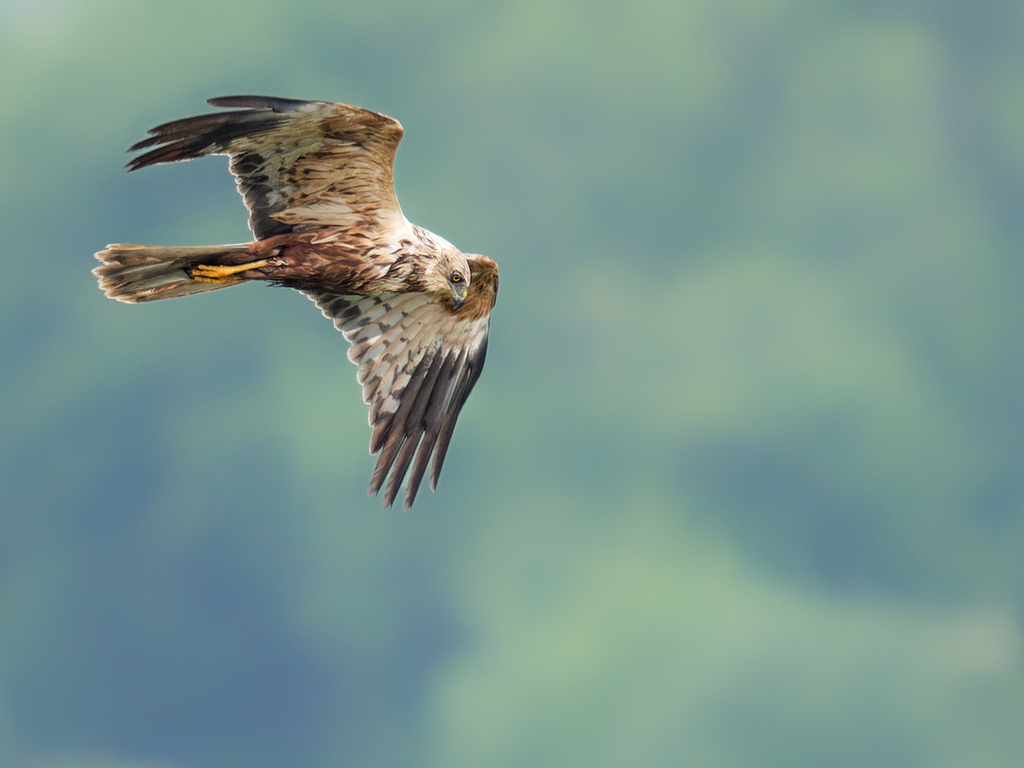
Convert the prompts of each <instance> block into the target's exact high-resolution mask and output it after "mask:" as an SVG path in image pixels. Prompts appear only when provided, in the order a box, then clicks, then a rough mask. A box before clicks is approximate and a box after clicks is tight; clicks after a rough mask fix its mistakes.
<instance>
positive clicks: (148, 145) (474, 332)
mask: <svg viewBox="0 0 1024 768" xmlns="http://www.w3.org/2000/svg"><path fill="white" fill-rule="evenodd" d="M209 103H210V104H211V105H213V106H215V107H226V108H228V109H229V110H230V111H227V112H216V113H212V114H206V115H200V116H198V117H188V118H185V119H183V120H176V121H174V122H171V123H166V124H165V125H161V126H158V127H156V128H153V129H152V130H151V131H150V132H149V133H150V134H151V135H150V136H149V138H147V139H145V140H143V141H140V142H139V143H138V144H136V145H135V146H133V147H131V149H130V150H129V151H138V150H144V149H145V150H148V151H147V152H146V153H145V154H142V155H139V156H138V157H136V158H134V159H133V160H132V161H131V163H129V166H128V167H129V170H136V169H138V168H144V167H145V166H147V165H155V164H157V163H171V162H176V161H179V160H192V159H194V158H197V157H203V156H205V155H227V156H228V157H229V158H230V166H229V167H230V170H231V173H232V174H233V175H234V177H235V180H236V182H237V184H238V191H239V192H240V193H241V195H242V197H243V198H244V200H245V205H246V208H248V210H249V228H250V229H251V230H252V233H253V235H254V238H255V239H254V241H253V242H251V243H243V244H239V245H215V246H203V247H181V248H178V247H163V246H153V245H121V244H118V245H108V246H107V248H106V250H103V251H100V252H99V253H97V254H96V258H98V259H99V260H100V261H101V262H103V265H102V266H100V267H97V268H96V269H95V270H94V272H95V274H96V276H97V277H99V281H100V287H101V288H102V289H103V290H104V291H106V294H107V296H109V297H110V298H113V299H117V300H118V301H124V302H128V303H138V302H145V301H156V300H158V299H169V298H173V297H175V296H188V295H190V294H193V293H202V292H204V291H213V290H218V289H220V288H227V287H229V286H232V285H238V284H239V283H244V282H249V281H253V280H260V281H264V282H267V283H272V284H276V285H283V286H288V287H289V288H295V289H297V290H299V291H301V292H302V293H304V294H306V296H308V297H309V298H310V299H312V300H313V301H314V302H315V303H316V305H317V306H318V307H319V308H320V309H321V310H322V311H323V313H324V315H325V316H326V317H328V318H330V319H331V320H333V321H334V325H335V326H336V327H337V328H338V330H339V331H341V332H342V334H343V335H344V337H345V339H346V340H347V341H348V342H349V344H350V345H351V346H350V348H349V351H348V356H349V359H350V360H351V361H352V362H353V363H355V364H356V365H357V366H359V372H358V381H359V383H360V384H361V385H362V387H363V400H364V401H365V402H366V403H367V405H369V406H370V417H369V418H370V426H371V427H372V428H373V434H372V437H371V439H370V452H371V453H378V452H379V453H380V456H379V457H378V459H377V465H376V467H375V468H374V471H373V477H372V479H371V482H370V493H371V494H373V493H376V492H377V491H379V490H380V489H381V487H383V488H384V506H385V507H389V506H391V504H392V502H393V501H394V500H395V497H396V496H397V494H398V490H399V487H400V486H401V484H402V480H403V478H405V476H406V474H408V482H407V483H406V489H405V508H406V509H408V508H409V507H410V506H411V505H412V503H413V500H414V499H415V498H416V491H417V489H418V487H419V485H420V481H421V480H422V479H423V474H424V472H425V471H426V467H427V463H428V462H429V461H430V459H431V456H433V463H432V465H431V471H430V487H431V489H434V488H436V485H437V478H438V475H439V474H440V472H441V465H442V464H443V463H444V457H445V453H446V452H447V450H448V443H449V441H450V440H451V437H452V430H453V429H454V428H455V422H456V420H457V419H458V417H459V412H460V411H461V410H462V406H463V405H464V404H465V402H466V398H467V397H469V393H470V391H471V390H472V389H473V386H474V385H475V384H476V381H477V379H478V378H479V376H480V371H481V369H482V368H483V364H484V357H485V356H486V353H487V331H488V325H489V322H490V313H491V308H492V307H493V306H494V300H495V297H496V296H497V293H498V267H497V265H496V264H495V263H494V261H492V260H491V259H489V258H487V257H486V256H479V255H475V254H463V253H462V252H461V251H459V250H458V249H457V248H456V247H455V246H453V245H452V244H451V243H449V242H448V241H446V240H445V239H443V238H441V237H438V236H437V235H435V234H433V233H431V232H428V231H427V230H425V229H423V228H421V227H418V226H416V225H415V224H412V223H410V222H409V221H408V220H407V219H406V218H405V216H404V215H402V209H401V208H400V207H399V205H398V198H397V197H396V196H395V188H394V182H393V179H392V165H393V163H394V159H395V150H396V149H397V147H398V142H399V141H400V140H401V138H402V126H401V125H399V123H398V122H397V121H396V120H393V119H391V118H390V117H385V116H384V115H380V114H377V113H376V112H369V111H367V110H364V109H357V108H355V107H350V106H346V105H344V104H332V103H330V102H325V101H295V100H292V99H276V98H268V97H264V96H229V97H225V98H219V99H210V101H209Z"/></svg>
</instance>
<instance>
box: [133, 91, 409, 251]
mask: <svg viewBox="0 0 1024 768" xmlns="http://www.w3.org/2000/svg"><path fill="white" fill-rule="evenodd" d="M208 103H209V104H212V105H213V106H215V107H229V108H234V109H233V111H230V112H215V113H212V114H208V115H200V116H198V117H188V118H185V119H183V120H175V121H174V122H171V123H166V124H164V125H160V126H157V127H156V128H153V129H152V130H150V131H149V133H150V134H151V136H150V137H149V138H148V139H145V140H143V141H140V142H139V143H138V144H136V145H134V146H133V147H132V148H131V149H130V150H129V151H130V152H135V151H138V150H142V149H148V148H150V147H155V149H150V150H149V151H148V152H146V153H145V154H143V155H140V156H139V157H136V158H135V159H134V160H132V161H131V162H130V163H129V164H128V167H129V169H130V170H133V171H134V170H136V169H138V168H143V167H145V166H147V165H153V164H155V163H170V162H175V161H177V160H192V159H194V158H197V157H203V156H205V155H228V156H229V157H230V158H231V163H230V169H231V173H232V174H233V175H234V176H235V179H236V181H237V182H238V191H239V193H240V194H241V195H242V197H243V198H244V200H245V205H246V207H247V208H248V209H249V228H250V229H251V230H252V232H253V234H254V235H255V236H256V238H257V239H258V240H264V239H266V238H268V237H272V236H274V235H281V234H285V233H288V232H299V231H303V230H308V229H315V228H318V227H324V226H342V227H347V228H351V229H352V230H353V233H357V232H359V231H360V230H363V231H365V232H367V233H369V232H372V231H374V230H381V229H385V228H388V227H389V226H398V225H400V224H401V223H402V222H403V221H404V217H403V216H402V210H401V208H400V207H399V205H398V198H397V197H396V196H395V186H394V180H393V177H392V167H393V164H394V160H395V150H396V149H397V148H398V142H399V141H401V139H402V126H401V125H399V123H398V121H397V120H392V119H391V118H390V117H385V116H384V115H380V114H377V113H376V112H370V111H368V110H365V109H358V108H356V107H350V106H347V105H345V104H332V103H331V102H327V101H296V100H294V99H276V98H271V97H267V96H226V97H223V98H217V99H210V100H209V102H208Z"/></svg>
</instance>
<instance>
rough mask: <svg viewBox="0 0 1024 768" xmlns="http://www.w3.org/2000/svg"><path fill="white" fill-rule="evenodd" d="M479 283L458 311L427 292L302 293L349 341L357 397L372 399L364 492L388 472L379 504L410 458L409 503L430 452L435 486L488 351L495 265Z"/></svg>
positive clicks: (393, 490) (387, 502) (393, 491)
mask: <svg viewBox="0 0 1024 768" xmlns="http://www.w3.org/2000/svg"><path fill="white" fill-rule="evenodd" d="M488 261H490V260H489V259H488ZM491 264H493V262H491ZM479 283H480V284H478V277H477V275H475V274H474V276H473V278H472V281H471V282H470V286H471V294H470V297H469V298H468V299H467V302H466V304H465V305H463V310H465V309H466V308H467V307H468V308H469V311H467V312H463V311H461V310H460V311H459V312H456V313H453V312H451V311H450V310H449V309H446V308H445V307H444V306H442V305H440V304H438V303H436V302H435V301H434V299H433V297H431V296H430V295H429V294H426V293H387V294H381V295H375V296H351V295H338V294H335V293H308V294H307V295H308V296H309V297H310V298H311V299H313V301H315V302H316V303H317V306H319V307H320V309H321V310H323V313H324V315H326V316H327V317H329V318H331V319H332V320H334V324H335V326H336V327H337V328H338V330H340V331H341V332H342V333H343V334H344V336H345V338H346V339H347V340H348V341H349V342H350V343H351V345H352V346H351V347H350V349H349V352H348V356H349V359H350V360H351V361H352V362H353V363H355V364H356V365H358V366H359V373H358V381H359V383H360V384H362V386H363V400H364V401H365V402H366V403H367V404H368V405H369V406H370V426H371V427H373V436H372V437H371V439H370V453H377V451H380V456H379V457H378V459H377V466H376V467H375V469H374V471H373V479H372V480H371V482H370V493H371V494H373V493H376V492H377V491H378V490H380V488H381V486H382V485H383V484H384V481H385V479H387V486H386V487H385V489H384V506H385V507H389V506H391V503H392V502H393V501H394V500H395V497H396V496H397V495H398V488H399V486H400V485H401V483H402V479H403V478H404V477H405V474H406V472H407V471H409V468H410V465H411V467H412V470H411V473H410V475H409V482H408V483H407V484H406V489H405V508H406V509H408V508H409V507H410V506H411V505H412V502H413V500H414V499H415V498H416V491H417V489H418V488H419V484H420V481H421V480H422V479H423V473H424V471H425V470H426V466H427V462H428V461H429V460H430V457H431V454H433V457H434V460H433V465H432V467H431V472H430V487H431V490H433V489H434V488H435V487H436V486H437V478H438V475H440V473H441V465H442V464H443V463H444V457H445V453H446V452H447V450H448V442H449V441H450V440H451V437H452V430H453V429H455V421H456V420H457V419H458V417H459V412H460V411H461V410H462V406H463V404H465V402H466V398H467V397H469V393H470V391H471V390H472V389H473V385H474V384H476V380H477V379H478V378H479V377H480V371H481V369H482V368H483V365H484V358H485V357H486V355H487V331H488V325H489V322H490V310H491V306H492V305H493V303H494V294H495V292H496V291H497V270H496V269H495V271H494V276H493V278H492V279H490V285H488V280H487V279H485V278H480V280H479ZM473 289H475V291H476V294H477V296H476V298H477V299H478V300H477V301H476V302H475V303H474V295H473V293H474V290H473ZM488 291H489V293H487V292H488ZM481 292H484V295H481ZM389 473H390V477H388V475H389Z"/></svg>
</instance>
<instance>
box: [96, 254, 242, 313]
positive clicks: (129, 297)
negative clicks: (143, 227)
mask: <svg viewBox="0 0 1024 768" xmlns="http://www.w3.org/2000/svg"><path fill="white" fill-rule="evenodd" d="M246 250H248V246H246V245H214V246H202V247H165V246H160V245H124V244H121V243H116V244H114V245H108V246H107V247H106V249H105V250H102V251H100V252H99V253H97V254H96V258H97V259H99V260H100V261H102V262H103V266H100V267H96V269H94V270H93V271H92V272H93V274H94V275H96V277H98V278H99V281H100V288H102V289H103V290H104V291H105V292H106V294H107V296H109V297H110V298H112V299H117V300H118V301H123V302H126V303H128V304H137V303H139V302H143V301H157V300H159V299H172V298H174V297H176V296H190V295H192V294H193V293H203V292H205V291H216V290H217V289H219V288H227V287H228V286H231V285H235V284H236V283H240V282H244V281H243V280H242V279H241V278H239V279H236V280H229V281H225V282H223V283H211V282H200V281H198V280H193V279H192V277H191V275H190V271H189V269H190V268H191V267H194V266H196V265H197V264H200V263H203V264H211V263H214V264H215V263H216V262H217V259H218V258H219V257H221V256H226V255H228V254H234V253H239V252H244V251H246Z"/></svg>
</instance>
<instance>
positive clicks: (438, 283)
mask: <svg viewBox="0 0 1024 768" xmlns="http://www.w3.org/2000/svg"><path fill="white" fill-rule="evenodd" d="M470 276H471V273H470V269H469V262H468V261H467V260H466V257H465V256H464V255H463V254H462V253H460V252H459V251H456V250H454V249H453V250H451V251H448V250H446V251H445V252H444V253H443V254H442V255H441V257H440V258H439V259H437V261H435V262H434V263H433V264H432V267H431V268H430V269H428V270H427V274H426V280H425V282H426V283H427V286H428V289H429V290H430V291H431V292H433V293H435V294H437V295H438V296H439V297H442V298H444V299H448V298H450V299H451V302H452V308H453V309H456V310H457V309H458V308H459V307H461V306H462V305H463V304H464V303H465V302H466V297H467V296H469V281H470Z"/></svg>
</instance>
